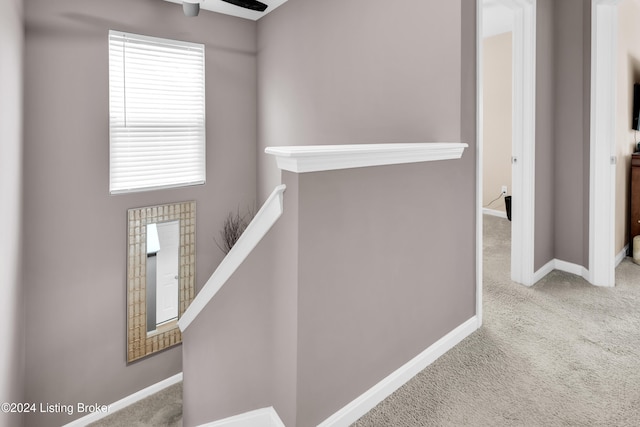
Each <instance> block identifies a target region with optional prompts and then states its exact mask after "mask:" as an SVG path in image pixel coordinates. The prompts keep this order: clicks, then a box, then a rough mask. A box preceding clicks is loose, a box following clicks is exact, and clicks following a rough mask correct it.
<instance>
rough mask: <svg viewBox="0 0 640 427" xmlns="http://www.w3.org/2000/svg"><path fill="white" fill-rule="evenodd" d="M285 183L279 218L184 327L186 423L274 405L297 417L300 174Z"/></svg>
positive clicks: (288, 417)
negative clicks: (205, 304)
mask: <svg viewBox="0 0 640 427" xmlns="http://www.w3.org/2000/svg"><path fill="white" fill-rule="evenodd" d="M294 178H295V177H294ZM286 184H287V190H286V193H285V198H284V212H283V214H282V216H281V217H280V219H279V220H278V222H277V223H276V224H275V225H274V227H273V228H272V229H271V231H270V232H269V233H268V234H267V235H266V236H265V238H264V239H263V240H262V241H261V242H260V243H259V244H258V245H257V246H256V248H255V249H254V250H253V251H252V252H251V253H250V254H249V256H248V257H247V259H246V260H245V261H244V262H243V263H242V265H241V266H240V267H239V268H238V270H237V271H236V272H235V273H234V275H233V276H231V278H230V279H229V280H228V281H227V283H226V284H225V285H224V286H223V287H222V289H221V290H220V291H219V292H218V293H217V294H216V295H215V297H214V298H213V300H212V301H211V302H210V303H209V304H208V305H207V307H206V308H205V309H204V310H203V311H202V312H201V313H200V315H199V316H198V317H197V318H196V319H195V320H194V322H193V323H192V324H191V325H190V326H189V327H188V328H187V330H186V331H184V335H183V337H184V338H183V341H184V344H183V346H184V356H183V357H184V360H183V373H184V388H183V425H185V426H196V425H200V424H204V423H206V422H210V421H215V420H219V419H222V418H226V417H229V416H233V415H237V414H240V413H244V412H248V411H252V410H255V409H260V408H264V407H268V406H274V407H275V408H276V410H277V411H278V415H279V416H280V418H281V419H282V420H283V421H284V423H285V425H287V426H295V425H296V382H297V375H296V374H297V339H298V326H297V317H298V241H297V236H298V196H297V194H298V192H297V180H296V179H291V180H287V181H286Z"/></svg>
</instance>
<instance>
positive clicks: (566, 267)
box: [533, 259, 589, 283]
mask: <svg viewBox="0 0 640 427" xmlns="http://www.w3.org/2000/svg"><path fill="white" fill-rule="evenodd" d="M553 270H558V271H564V272H565V273H571V274H575V275H576V276H580V277H582V278H584V279H585V280H588V276H589V270H587V269H586V268H585V267H583V266H581V265H578V264H574V263H572V262H567V261H562V260H560V259H552V260H551V261H549V262H548V263H546V264H545V265H544V266H542V268H540V269H539V270H538V271H536V272H535V274H534V278H533V279H534V282H533V283H537V282H538V281H540V280H541V279H542V278H544V277H545V276H546V275H547V274H549V273H551V272H552V271H553Z"/></svg>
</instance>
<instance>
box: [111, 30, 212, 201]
mask: <svg viewBox="0 0 640 427" xmlns="http://www.w3.org/2000/svg"><path fill="white" fill-rule="evenodd" d="M204 76H205V74H204V45H202V44H196V43H187V42H182V41H174V40H167V39H160V38H155V37H147V36H141V35H137V34H130V33H123V32H118V31H109V111H110V114H109V134H110V166H109V190H110V192H111V193H112V194H114V193H124V192H130V191H141V190H150V189H158V188H167V187H178V186H185V185H196V184H203V183H204V182H205V176H206V164H205V77H204Z"/></svg>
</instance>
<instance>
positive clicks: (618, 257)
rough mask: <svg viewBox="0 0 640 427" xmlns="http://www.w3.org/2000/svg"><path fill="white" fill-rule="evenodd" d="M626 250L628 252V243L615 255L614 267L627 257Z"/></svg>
mask: <svg viewBox="0 0 640 427" xmlns="http://www.w3.org/2000/svg"><path fill="white" fill-rule="evenodd" d="M627 252H629V245H625V246H624V248H622V251H620V253H618V255H616V267H617V266H618V265H620V263H621V262H622V260H623V259H625V258H626V257H627Z"/></svg>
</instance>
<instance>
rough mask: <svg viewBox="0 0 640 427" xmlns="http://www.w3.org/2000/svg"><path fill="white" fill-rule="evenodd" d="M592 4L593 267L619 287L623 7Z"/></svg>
mask: <svg viewBox="0 0 640 427" xmlns="http://www.w3.org/2000/svg"><path fill="white" fill-rule="evenodd" d="M620 1H621V0H592V1H591V124H590V126H591V132H590V133H591V137H590V154H589V156H590V165H589V168H590V171H589V174H590V175H589V176H590V178H589V269H588V277H587V280H588V281H589V282H590V283H591V284H593V285H596V286H606V287H611V286H614V285H615V196H616V191H615V189H616V178H615V175H616V151H615V150H616V144H615V141H616V86H617V68H618V67H617V59H618V58H617V55H618V51H617V47H618V5H619V3H620Z"/></svg>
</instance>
